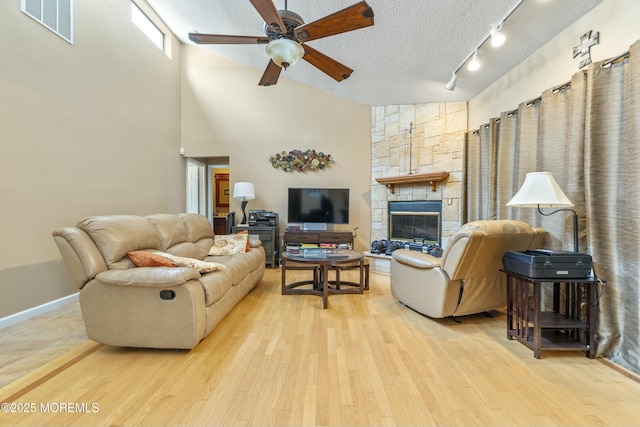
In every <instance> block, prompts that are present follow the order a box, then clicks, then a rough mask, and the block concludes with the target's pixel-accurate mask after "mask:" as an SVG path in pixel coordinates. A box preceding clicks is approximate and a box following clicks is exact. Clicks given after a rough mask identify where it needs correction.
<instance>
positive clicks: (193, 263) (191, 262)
mask: <svg viewBox="0 0 640 427" xmlns="http://www.w3.org/2000/svg"><path fill="white" fill-rule="evenodd" d="M154 254H156V255H159V256H161V257H164V258H166V259H168V260H169V261H171V263H172V264H173V266H174V267H189V268H195V269H197V270H198V271H199V272H200V273H209V272H211V271H217V270H223V269H224V268H225V267H224V265H222V264H218V263H217V262H207V261H200V260H199V259H195V258H187V257H181V256H177V255H172V254H169V253H166V252H154Z"/></svg>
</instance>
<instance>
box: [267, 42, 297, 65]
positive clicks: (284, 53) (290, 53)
mask: <svg viewBox="0 0 640 427" xmlns="http://www.w3.org/2000/svg"><path fill="white" fill-rule="evenodd" d="M266 51H267V55H269V57H270V58H271V59H272V60H273V62H275V63H276V64H277V65H278V66H280V67H282V68H287V67H291V66H292V65H294V64H295V63H296V62H298V59H300V58H302V57H303V56H304V49H303V48H302V46H301V45H300V43H298V42H296V41H293V40H289V39H276V40H272V41H270V42H269V44H268V45H267V47H266Z"/></svg>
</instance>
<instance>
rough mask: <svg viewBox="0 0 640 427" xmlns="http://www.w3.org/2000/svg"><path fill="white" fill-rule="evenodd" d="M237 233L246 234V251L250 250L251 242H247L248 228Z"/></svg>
mask: <svg viewBox="0 0 640 427" xmlns="http://www.w3.org/2000/svg"><path fill="white" fill-rule="evenodd" d="M238 234H246V235H247V252H249V251H250V250H251V242H249V240H250V239H249V230H242V231H241V232H239V233H238Z"/></svg>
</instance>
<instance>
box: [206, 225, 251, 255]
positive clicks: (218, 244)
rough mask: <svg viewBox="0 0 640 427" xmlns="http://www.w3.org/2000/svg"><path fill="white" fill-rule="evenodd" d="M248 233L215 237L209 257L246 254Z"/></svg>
mask: <svg viewBox="0 0 640 427" xmlns="http://www.w3.org/2000/svg"><path fill="white" fill-rule="evenodd" d="M248 240H249V232H248V231H247V232H246V233H238V234H225V235H216V236H214V237H213V246H211V249H210V250H209V255H233V254H243V253H245V252H247V243H248Z"/></svg>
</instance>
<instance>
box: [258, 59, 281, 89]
mask: <svg viewBox="0 0 640 427" xmlns="http://www.w3.org/2000/svg"><path fill="white" fill-rule="evenodd" d="M281 71H282V68H281V67H279V66H278V64H276V63H275V62H273V60H272V59H271V60H269V64H267V68H266V69H265V70H264V74H262V78H261V79H260V82H259V83H258V85H259V86H272V85H274V84H276V83H278V77H280V72H281Z"/></svg>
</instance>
